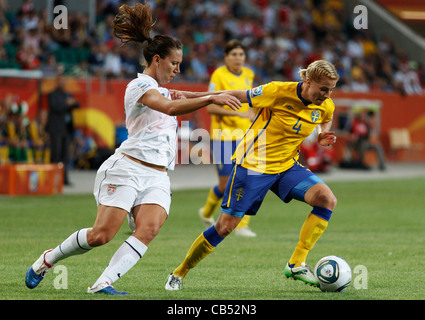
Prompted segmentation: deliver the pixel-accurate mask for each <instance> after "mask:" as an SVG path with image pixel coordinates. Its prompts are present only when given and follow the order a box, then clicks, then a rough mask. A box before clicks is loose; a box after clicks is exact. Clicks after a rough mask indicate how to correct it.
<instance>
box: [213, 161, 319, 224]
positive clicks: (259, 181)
mask: <svg viewBox="0 0 425 320" xmlns="http://www.w3.org/2000/svg"><path fill="white" fill-rule="evenodd" d="M316 183H324V182H323V180H322V179H320V178H319V177H318V176H316V175H315V174H314V173H313V172H311V171H310V170H309V169H307V168H306V167H304V166H302V165H301V164H299V163H295V164H294V166H293V167H291V168H290V169H288V170H286V171H284V172H282V173H277V174H265V173H263V174H261V173H258V172H254V171H251V170H248V169H246V168H243V167H241V166H240V165H237V166H234V168H233V170H232V173H231V175H230V177H229V181H228V182H227V186H226V190H225V191H224V196H223V202H222V204H221V207H222V211H223V212H225V213H228V214H230V215H233V216H237V217H243V216H244V215H245V214H247V215H255V214H256V213H257V211H258V209H259V208H260V206H261V203H262V202H263V200H264V197H265V196H266V194H267V192H268V191H269V190H271V191H273V192H274V193H275V194H276V195H277V196H278V197H279V198H280V199H282V200H283V201H284V202H285V203H288V202H289V201H291V200H292V199H296V200H299V201H304V195H305V193H306V191H307V190H308V189H310V188H311V187H312V186H313V185H315V184H316Z"/></svg>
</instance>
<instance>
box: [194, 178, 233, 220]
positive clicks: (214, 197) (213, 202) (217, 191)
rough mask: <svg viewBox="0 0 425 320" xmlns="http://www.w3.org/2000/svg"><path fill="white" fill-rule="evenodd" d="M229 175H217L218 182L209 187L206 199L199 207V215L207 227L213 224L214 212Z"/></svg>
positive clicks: (219, 202)
mask: <svg viewBox="0 0 425 320" xmlns="http://www.w3.org/2000/svg"><path fill="white" fill-rule="evenodd" d="M228 178H229V176H228V175H227V176H220V175H219V177H218V184H217V185H216V186H214V187H213V188H211V189H210V191H209V192H208V197H207V200H206V202H205V204H204V206H203V207H202V208H200V209H199V217H200V218H201V221H202V223H203V224H204V227H205V228H209V227H211V226H212V225H214V218H213V216H214V212H215V211H216V210H217V208H218V206H219V205H220V204H221V200H222V198H223V193H224V190H225V188H226V183H227V180H228Z"/></svg>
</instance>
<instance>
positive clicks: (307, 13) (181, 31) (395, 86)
mask: <svg viewBox="0 0 425 320" xmlns="http://www.w3.org/2000/svg"><path fill="white" fill-rule="evenodd" d="M134 2H135V1H130V0H127V1H126V0H98V1H97V6H96V8H97V12H96V23H95V24H94V25H93V26H92V27H90V23H89V18H88V16H87V15H86V14H82V13H80V12H69V13H68V14H69V19H68V26H69V28H68V29H59V30H57V29H55V28H54V27H53V26H52V25H49V24H48V23H47V19H46V16H47V13H46V10H43V11H40V12H38V11H36V10H34V6H33V3H32V0H25V1H24V2H23V4H22V6H21V7H20V9H19V10H18V11H17V12H12V11H11V10H9V8H8V2H7V1H6V0H0V43H1V50H0V61H1V63H0V67H2V68H6V67H8V68H10V67H12V68H19V69H24V70H33V69H39V70H42V71H43V72H44V74H45V76H52V75H54V74H55V73H56V72H57V70H58V68H59V69H60V68H63V70H64V71H65V72H66V73H67V74H69V75H71V76H75V77H85V76H88V75H92V76H100V75H103V76H106V77H122V78H132V77H134V75H135V72H138V71H140V70H141V67H140V60H141V59H143V57H142V56H141V51H140V50H139V49H140V48H138V47H137V46H135V45H125V46H124V47H122V46H121V43H120V42H119V41H118V40H117V39H116V38H114V36H113V32H112V28H111V22H112V20H113V18H114V15H115V13H116V12H117V9H118V7H119V5H120V4H122V3H129V4H133V3H134ZM149 2H150V4H151V6H152V8H153V10H154V15H155V16H156V17H157V23H156V26H155V28H154V30H155V32H157V33H164V34H171V35H173V36H175V37H177V38H179V39H180V40H182V42H183V43H184V61H183V64H182V66H181V76H180V77H178V78H176V81H205V82H207V81H208V80H209V76H210V75H211V73H212V72H213V71H214V69H215V68H216V67H217V66H218V65H220V64H221V63H222V58H223V47H224V44H225V42H226V41H228V40H230V39H233V38H237V39H240V40H242V41H243V43H244V44H245V45H246V47H247V49H248V51H247V52H248V56H247V64H248V66H250V67H251V68H252V69H253V70H254V71H255V73H256V81H255V82H256V83H257V84H260V83H266V82H268V81H271V80H283V81H292V80H294V81H296V80H299V76H298V74H297V71H298V69H299V68H300V67H305V66H306V65H308V63H309V62H311V61H313V60H316V59H318V58H324V59H327V60H329V61H331V62H333V63H334V64H335V65H336V66H337V68H338V72H339V73H340V76H341V81H340V82H339V87H340V88H341V89H344V90H350V91H359V92H368V91H373V90H381V91H395V90H399V91H400V92H402V93H403V94H423V92H424V90H423V89H424V87H425V65H422V64H419V63H417V62H416V61H410V60H409V59H408V57H407V54H406V52H404V51H403V49H402V48H397V46H396V45H395V43H393V41H392V40H391V38H390V37H389V36H388V37H384V38H381V39H377V38H375V36H374V34H373V32H371V31H370V30H356V29H354V28H353V23H352V21H353V16H347V14H346V13H345V10H344V1H342V0H296V1H295V0H277V1H271V0H226V1H224V0H178V1H177V0H151V1H149ZM60 3H61V1H57V0H56V1H55V5H57V4H60Z"/></svg>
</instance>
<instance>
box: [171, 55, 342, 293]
mask: <svg viewBox="0 0 425 320" xmlns="http://www.w3.org/2000/svg"><path fill="white" fill-rule="evenodd" d="M300 74H301V78H302V80H303V81H301V82H270V83H268V84H265V85H262V86H258V87H256V88H253V89H251V90H242V91H228V92H229V93H231V94H232V95H234V96H235V97H237V98H238V99H239V100H240V101H241V102H248V104H249V105H250V106H251V107H255V108H257V109H258V112H257V115H256V118H255V120H254V121H253V124H252V126H251V129H250V131H249V132H248V133H247V134H246V135H245V136H244V138H243V140H242V141H241V143H240V144H239V145H238V147H237V149H236V152H235V155H234V160H235V162H236V164H235V166H234V168H233V171H232V173H231V175H230V178H229V181H228V183H227V186H226V190H225V192H224V196H223V202H222V206H221V208H222V209H221V213H220V216H219V218H218V219H217V222H216V223H215V224H214V225H213V226H211V227H210V228H208V229H207V230H205V231H204V232H202V233H201V234H200V235H199V237H198V238H197V239H196V240H195V242H194V243H193V244H192V246H191V247H190V249H189V251H188V253H187V255H186V257H185V258H184V260H183V262H182V263H181V264H180V265H179V266H178V267H177V268H176V269H175V270H174V271H173V272H172V273H171V274H170V275H169V276H168V278H167V281H166V285H165V288H166V289H167V290H180V289H181V288H182V281H183V279H184V278H185V277H186V275H187V273H188V272H189V271H190V270H191V269H192V268H194V267H195V266H196V265H197V264H198V263H199V262H200V261H201V260H202V259H204V258H205V257H207V256H208V255H209V254H210V253H211V252H212V251H214V249H215V248H216V247H217V246H218V245H219V243H220V242H222V241H223V239H224V238H225V237H226V236H227V235H229V234H230V233H231V232H232V231H233V230H234V229H235V227H236V226H237V225H238V223H239V222H240V221H241V219H242V218H243V217H244V216H245V215H255V214H256V213H257V211H258V209H259V208H260V206H261V203H262V201H263V199H264V197H265V195H266V193H267V192H268V191H269V190H271V191H272V192H273V193H275V194H276V195H277V196H278V197H279V198H280V199H281V200H282V201H284V202H285V203H287V202H289V201H291V200H292V199H296V200H299V201H303V202H305V203H307V204H308V205H310V206H311V207H312V208H311V210H310V211H309V214H308V215H307V218H306V220H305V222H304V224H303V226H302V228H301V232H300V236H299V241H298V243H297V245H296V247H295V250H294V251H293V253H292V256H291V257H290V258H289V260H288V262H287V264H286V266H285V267H284V270H283V273H284V275H285V276H286V277H290V278H293V279H296V280H301V281H303V282H306V283H308V284H310V285H313V286H318V282H317V279H316V278H315V277H314V275H313V273H312V271H311V268H310V267H309V266H308V265H307V264H306V260H307V255H308V253H309V251H310V250H311V249H312V248H313V246H314V245H315V243H316V242H317V240H318V239H319V238H320V236H321V235H322V234H323V232H324V231H325V229H326V227H327V225H328V221H329V219H330V217H331V214H332V212H333V210H334V209H335V206H336V203H337V199H336V197H335V195H334V194H333V192H332V191H331V189H330V188H329V187H328V186H327V185H326V184H325V183H324V182H323V181H322V180H321V179H320V178H319V177H317V176H316V175H315V174H314V173H313V172H311V171H310V170H308V169H307V168H305V167H304V166H302V165H301V164H300V163H299V162H298V158H299V149H300V145H301V143H302V142H303V141H304V139H305V138H307V137H308V136H309V135H310V134H311V133H312V132H313V130H314V129H315V128H317V129H318V130H317V131H318V135H317V139H318V143H319V144H320V145H322V146H325V147H326V146H330V145H332V144H334V143H335V141H336V136H335V133H334V132H333V131H330V130H331V123H332V118H333V113H334V109H335V105H334V103H333V101H332V100H331V99H330V95H331V92H332V90H333V89H334V88H335V86H336V83H337V81H338V74H337V72H336V70H335V67H334V66H333V65H332V64H331V63H329V62H327V61H324V60H318V61H315V62H313V63H311V64H310V65H309V66H308V67H307V68H306V69H302V70H300ZM265 214H267V213H265Z"/></svg>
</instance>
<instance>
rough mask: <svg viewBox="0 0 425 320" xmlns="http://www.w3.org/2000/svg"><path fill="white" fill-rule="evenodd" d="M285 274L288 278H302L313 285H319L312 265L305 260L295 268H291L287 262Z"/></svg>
mask: <svg viewBox="0 0 425 320" xmlns="http://www.w3.org/2000/svg"><path fill="white" fill-rule="evenodd" d="M283 274H284V275H285V277H287V278H290V279H294V280H301V281H303V282H305V283H307V284H309V285H311V286H313V287H318V286H319V281H318V280H317V279H316V277H315V276H314V274H313V272H312V271H311V268H310V266H309V265H307V264H305V263H304V262H303V263H301V266H299V267H294V268H291V267H290V266H289V264H288V263H287V264H286V266H285V269H284V270H283Z"/></svg>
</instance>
